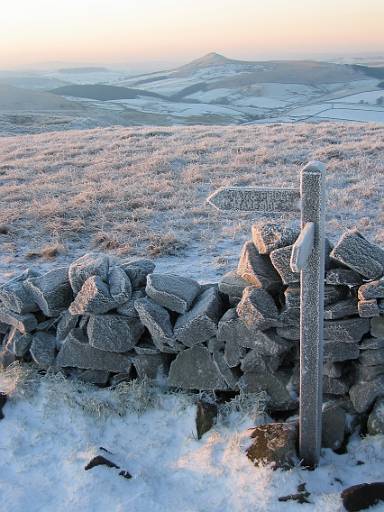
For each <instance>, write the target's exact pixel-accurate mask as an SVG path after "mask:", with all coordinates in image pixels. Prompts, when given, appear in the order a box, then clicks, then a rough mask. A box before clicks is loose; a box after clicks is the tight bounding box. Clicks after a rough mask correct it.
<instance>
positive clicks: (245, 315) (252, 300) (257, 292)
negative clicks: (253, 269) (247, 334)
mask: <svg viewBox="0 0 384 512" xmlns="http://www.w3.org/2000/svg"><path fill="white" fill-rule="evenodd" d="M236 311H237V314H238V315H239V318H240V319H241V320H242V321H243V322H244V323H245V325H246V326H247V327H248V329H251V330H252V331H255V330H260V331H262V330H267V329H269V328H270V327H276V326H278V325H279V312H278V310H277V307H276V304H275V302H274V300H273V298H272V297H271V295H269V293H268V292H266V291H265V290H262V289H260V288H256V287H254V286H250V287H248V288H246V289H245V290H244V293H243V297H242V299H241V301H240V303H239V304H238V306H237V308H236Z"/></svg>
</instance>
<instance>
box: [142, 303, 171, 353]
mask: <svg viewBox="0 0 384 512" xmlns="http://www.w3.org/2000/svg"><path fill="white" fill-rule="evenodd" d="M135 309H136V311H137V313H138V315H139V317H140V320H141V322H142V324H143V325H145V327H146V328H147V329H148V331H149V333H150V334H151V337H152V341H153V343H154V344H155V345H156V347H157V348H158V349H159V350H161V351H164V347H165V346H166V345H169V346H170V347H175V346H177V344H176V338H175V336H174V333H173V327H172V324H171V318H170V315H169V313H168V311H167V310H166V309H165V308H163V307H162V306H160V305H159V304H156V302H154V301H153V300H151V299H149V298H148V297H145V298H143V299H138V300H136V301H135Z"/></svg>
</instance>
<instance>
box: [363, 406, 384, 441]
mask: <svg viewBox="0 0 384 512" xmlns="http://www.w3.org/2000/svg"><path fill="white" fill-rule="evenodd" d="M367 428H368V433H369V434H371V435H372V436H374V435H376V434H384V397H381V398H378V399H377V400H376V402H375V405H374V407H373V409H372V412H371V414H370V415H369V417H368V422H367Z"/></svg>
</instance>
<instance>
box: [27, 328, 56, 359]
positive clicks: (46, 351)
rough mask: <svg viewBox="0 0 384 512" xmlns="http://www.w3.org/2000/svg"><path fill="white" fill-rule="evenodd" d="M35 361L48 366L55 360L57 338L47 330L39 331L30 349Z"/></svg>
mask: <svg viewBox="0 0 384 512" xmlns="http://www.w3.org/2000/svg"><path fill="white" fill-rule="evenodd" d="M29 351H30V353H31V356H32V358H33V360H34V361H35V363H37V364H38V365H39V366H40V367H41V368H48V367H49V366H52V365H53V364H54V362H55V353H56V338H55V336H53V334H50V333H47V332H37V333H36V334H35V335H34V336H33V339H32V343H31V347H30V349H29Z"/></svg>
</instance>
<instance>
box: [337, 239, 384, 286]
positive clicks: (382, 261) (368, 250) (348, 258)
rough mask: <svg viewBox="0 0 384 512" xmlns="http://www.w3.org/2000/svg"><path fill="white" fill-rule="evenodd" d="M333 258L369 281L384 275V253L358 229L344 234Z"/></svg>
mask: <svg viewBox="0 0 384 512" xmlns="http://www.w3.org/2000/svg"><path fill="white" fill-rule="evenodd" d="M331 257H332V258H333V259H334V260H335V261H338V262H339V263H342V264H343V265H345V266H347V267H349V268H350V269H352V270H355V271H356V272H358V273H359V274H361V275H362V276H363V277H366V278H367V279H377V278H379V277H381V276H382V275H383V274H384V251H383V250H382V249H381V248H380V247H379V246H377V245H374V244H372V243H371V242H369V241H368V240H366V239H365V238H364V237H363V236H362V235H361V234H360V233H359V232H358V231H357V230H356V229H353V230H348V231H346V232H345V233H343V235H342V236H341V238H340V240H339V241H338V243H337V244H336V245H335V247H334V249H333V251H332V252H331Z"/></svg>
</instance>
